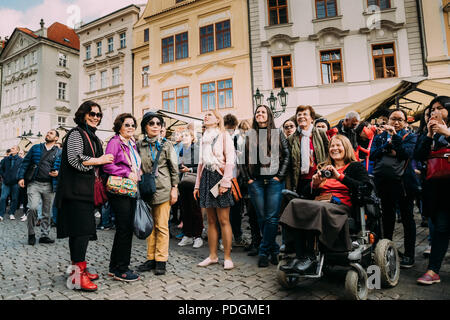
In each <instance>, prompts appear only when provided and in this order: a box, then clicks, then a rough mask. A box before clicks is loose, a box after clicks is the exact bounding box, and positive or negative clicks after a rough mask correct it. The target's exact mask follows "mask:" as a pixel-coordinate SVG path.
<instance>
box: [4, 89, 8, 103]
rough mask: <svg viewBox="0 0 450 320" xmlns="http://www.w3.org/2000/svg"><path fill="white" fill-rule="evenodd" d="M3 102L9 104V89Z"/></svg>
mask: <svg viewBox="0 0 450 320" xmlns="http://www.w3.org/2000/svg"><path fill="white" fill-rule="evenodd" d="M3 103H4V104H5V106H9V90H6V91H5V97H4V100H3Z"/></svg>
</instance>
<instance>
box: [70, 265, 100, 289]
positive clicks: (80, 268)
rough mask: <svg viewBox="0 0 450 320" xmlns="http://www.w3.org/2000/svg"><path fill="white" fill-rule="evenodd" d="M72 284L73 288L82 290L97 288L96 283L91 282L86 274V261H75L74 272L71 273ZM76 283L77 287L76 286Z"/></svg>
mask: <svg viewBox="0 0 450 320" xmlns="http://www.w3.org/2000/svg"><path fill="white" fill-rule="evenodd" d="M78 279H79V280H78ZM72 284H74V285H75V289H81V290H83V291H95V290H97V285H96V284H95V283H92V282H91V280H90V279H89V277H88V275H87V274H86V261H83V262H77V263H75V272H74V273H73V279H72ZM78 285H79V287H78V288H77V286H78Z"/></svg>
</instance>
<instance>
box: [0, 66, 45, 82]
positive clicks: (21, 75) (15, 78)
mask: <svg viewBox="0 0 450 320" xmlns="http://www.w3.org/2000/svg"><path fill="white" fill-rule="evenodd" d="M37 72H38V70H37V69H30V70H28V71H26V72H21V73H19V74H18V75H13V76H12V77H11V78H10V79H9V80H5V81H3V85H5V86H6V85H9V84H11V83H14V82H16V81H19V80H21V79H23V78H27V77H30V76H32V75H33V74H36V73H37Z"/></svg>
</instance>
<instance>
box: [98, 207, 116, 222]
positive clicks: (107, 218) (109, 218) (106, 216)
mask: <svg viewBox="0 0 450 320" xmlns="http://www.w3.org/2000/svg"><path fill="white" fill-rule="evenodd" d="M101 214H102V217H101V220H100V225H99V227H109V226H111V225H114V213H113V211H112V208H111V204H110V203H109V202H107V203H105V204H104V205H103V207H102V212H101Z"/></svg>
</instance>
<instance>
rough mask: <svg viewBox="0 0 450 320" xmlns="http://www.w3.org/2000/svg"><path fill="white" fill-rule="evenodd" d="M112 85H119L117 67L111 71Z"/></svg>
mask: <svg viewBox="0 0 450 320" xmlns="http://www.w3.org/2000/svg"><path fill="white" fill-rule="evenodd" d="M112 85H113V86H117V85H119V67H117V68H113V69H112Z"/></svg>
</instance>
